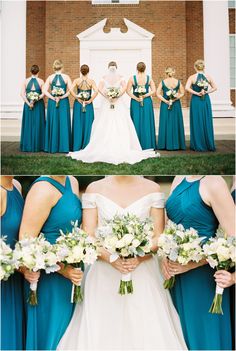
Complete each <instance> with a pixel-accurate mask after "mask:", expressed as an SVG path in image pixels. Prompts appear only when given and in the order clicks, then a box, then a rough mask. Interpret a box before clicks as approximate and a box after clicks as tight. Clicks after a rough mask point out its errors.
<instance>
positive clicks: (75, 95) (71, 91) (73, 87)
mask: <svg viewBox="0 0 236 351" xmlns="http://www.w3.org/2000/svg"><path fill="white" fill-rule="evenodd" d="M76 87H77V79H75V80H74V81H73V83H72V84H71V87H70V93H71V95H72V96H73V97H74V98H75V99H77V100H80V99H78V96H77V94H76V93H75V91H74V89H75V88H76Z"/></svg>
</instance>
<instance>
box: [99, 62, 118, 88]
mask: <svg viewBox="0 0 236 351" xmlns="http://www.w3.org/2000/svg"><path fill="white" fill-rule="evenodd" d="M121 78H122V77H121V75H120V74H119V73H118V70H117V68H116V66H110V67H108V70H107V74H106V75H105V76H104V77H103V79H104V81H105V82H106V83H107V85H108V86H110V87H113V86H115V85H116V83H117V82H118V81H120V80H121Z"/></svg>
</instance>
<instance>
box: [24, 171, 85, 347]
mask: <svg viewBox="0 0 236 351" xmlns="http://www.w3.org/2000/svg"><path fill="white" fill-rule="evenodd" d="M40 181H46V182H49V183H50V184H51V185H52V186H54V187H55V188H56V189H57V190H58V191H59V192H60V193H61V198H60V199H59V200H58V202H57V204H56V205H55V206H54V207H53V208H52V210H51V212H50V214H49V217H48V218H47V220H46V222H45V223H44V225H43V228H42V229H41V232H42V233H44V235H45V238H46V239H47V240H48V241H49V242H50V243H52V244H54V243H55V241H56V239H57V238H58V237H59V236H60V232H59V230H60V229H62V230H63V232H64V233H66V232H67V231H70V230H71V228H72V224H71V221H76V220H78V223H79V225H80V223H81V217H82V210H81V202H80V200H79V198H78V197H77V196H76V195H75V194H74V193H73V191H72V188H71V184H70V179H69V177H67V178H66V184H65V186H63V185H61V184H60V183H58V182H57V181H55V180H54V179H51V178H50V177H46V176H43V177H40V178H38V179H36V181H35V183H36V182H40ZM71 289H72V283H71V281H70V280H69V279H67V278H65V277H63V276H62V275H61V274H59V273H56V272H55V273H51V274H46V273H45V272H44V271H41V275H40V278H39V282H38V288H37V296H38V305H37V306H31V305H29V304H27V306H26V313H27V331H26V349H27V350H55V349H56V347H57V345H58V343H59V341H60V339H61V337H62V336H63V334H64V333H65V330H66V328H67V327H68V324H69V323H70V320H71V317H72V315H73V312H74V307H75V306H74V304H72V303H71V302H70V298H71ZM28 293H29V283H28V282H27V281H25V300H26V299H27V297H28Z"/></svg>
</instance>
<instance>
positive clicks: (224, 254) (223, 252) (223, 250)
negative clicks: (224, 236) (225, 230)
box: [217, 246, 230, 261]
mask: <svg viewBox="0 0 236 351" xmlns="http://www.w3.org/2000/svg"><path fill="white" fill-rule="evenodd" d="M217 256H218V258H219V261H226V260H228V259H229V258H230V251H229V248H228V247H225V246H220V247H218V249H217Z"/></svg>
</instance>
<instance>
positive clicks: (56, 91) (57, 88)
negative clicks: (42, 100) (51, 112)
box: [52, 86, 65, 107]
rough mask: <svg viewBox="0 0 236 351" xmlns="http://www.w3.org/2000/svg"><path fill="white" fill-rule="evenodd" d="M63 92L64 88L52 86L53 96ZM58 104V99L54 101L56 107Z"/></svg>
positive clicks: (60, 94)
mask: <svg viewBox="0 0 236 351" xmlns="http://www.w3.org/2000/svg"><path fill="white" fill-rule="evenodd" d="M64 94H65V90H64V89H63V88H61V87H57V86H53V88H52V95H53V96H55V97H59V96H63V95H64ZM58 106H59V101H56V107H58Z"/></svg>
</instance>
